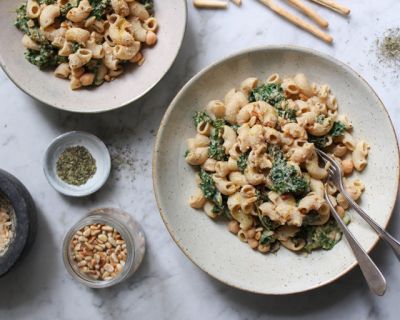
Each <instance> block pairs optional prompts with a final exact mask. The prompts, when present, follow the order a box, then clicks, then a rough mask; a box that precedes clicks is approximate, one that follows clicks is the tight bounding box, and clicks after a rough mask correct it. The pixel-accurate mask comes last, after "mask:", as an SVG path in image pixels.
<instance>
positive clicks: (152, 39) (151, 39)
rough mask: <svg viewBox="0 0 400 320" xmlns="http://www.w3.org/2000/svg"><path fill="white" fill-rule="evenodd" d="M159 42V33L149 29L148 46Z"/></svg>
mask: <svg viewBox="0 0 400 320" xmlns="http://www.w3.org/2000/svg"><path fill="white" fill-rule="evenodd" d="M156 42H157V35H156V34H155V33H154V32H153V31H147V35H146V44H147V45H148V46H153V45H155V44H156Z"/></svg>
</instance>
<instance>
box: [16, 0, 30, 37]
mask: <svg viewBox="0 0 400 320" xmlns="http://www.w3.org/2000/svg"><path fill="white" fill-rule="evenodd" d="M16 12H17V18H16V19H15V22H14V25H15V26H16V27H17V28H18V29H19V30H20V31H22V32H23V33H25V34H29V27H28V21H29V20H30V18H29V17H28V15H27V14H26V4H23V5H21V6H20V7H19V8H18V9H17V11H16Z"/></svg>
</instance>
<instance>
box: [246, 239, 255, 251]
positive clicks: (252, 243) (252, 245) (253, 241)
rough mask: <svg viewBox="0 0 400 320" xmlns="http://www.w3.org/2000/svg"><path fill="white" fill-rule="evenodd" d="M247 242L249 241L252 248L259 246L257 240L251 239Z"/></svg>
mask: <svg viewBox="0 0 400 320" xmlns="http://www.w3.org/2000/svg"><path fill="white" fill-rule="evenodd" d="M247 242H248V244H249V246H250V248H252V249H257V247H258V241H257V240H255V239H249V240H248V241H247Z"/></svg>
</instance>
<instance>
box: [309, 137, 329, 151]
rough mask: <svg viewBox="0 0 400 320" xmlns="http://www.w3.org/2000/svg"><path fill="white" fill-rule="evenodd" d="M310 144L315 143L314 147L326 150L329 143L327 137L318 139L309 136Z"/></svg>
mask: <svg viewBox="0 0 400 320" xmlns="http://www.w3.org/2000/svg"><path fill="white" fill-rule="evenodd" d="M308 142H310V143H314V146H315V147H316V148H318V149H324V148H325V147H326V144H327V143H328V138H327V136H322V137H316V136H313V135H311V134H308Z"/></svg>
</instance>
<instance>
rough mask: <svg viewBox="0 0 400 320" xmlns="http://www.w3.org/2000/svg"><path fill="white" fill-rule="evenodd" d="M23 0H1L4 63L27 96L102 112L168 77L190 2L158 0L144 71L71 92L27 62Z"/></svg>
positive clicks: (68, 107)
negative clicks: (19, 18) (20, 11)
mask: <svg viewBox="0 0 400 320" xmlns="http://www.w3.org/2000/svg"><path fill="white" fill-rule="evenodd" d="M24 1H25V0H1V1H0V40H1V43H2V44H1V45H0V65H1V67H2V68H3V70H4V71H5V72H6V74H7V75H8V76H9V78H10V79H11V80H12V81H13V82H14V83H15V84H16V85H17V86H18V87H19V88H20V89H22V90H23V91H24V92H25V93H27V94H29V95H30V96H32V97H34V98H36V99H37V100H39V101H41V102H43V103H45V104H48V105H50V106H53V107H55V108H58V109H62V110H68V111H73V112H84V113H93V112H103V111H109V110H113V109H117V108H119V107H122V106H125V105H127V104H129V103H131V102H133V101H135V100H137V99H139V98H140V97H141V96H143V95H144V94H145V93H147V92H148V91H149V90H151V89H152V88H153V87H154V86H155V85H156V84H157V83H158V82H159V81H160V80H161V78H162V77H163V76H164V75H165V74H166V73H167V71H168V70H169V68H170V67H171V65H172V63H173V62H174V60H175V58H176V56H177V55H178V51H179V49H180V47H181V44H182V41H183V36H184V33H185V28H186V17H187V8H186V0H168V1H165V0H155V1H154V3H155V17H156V18H157V20H158V22H159V26H160V27H159V30H158V33H157V36H158V42H157V44H156V45H155V46H154V47H153V48H146V49H144V51H143V54H144V56H145V59H146V61H145V63H144V64H143V65H142V66H141V67H137V66H135V65H133V64H132V65H129V67H127V68H126V70H125V72H124V74H123V75H122V76H120V77H118V78H117V79H116V80H115V81H112V82H110V83H104V84H103V85H102V86H100V87H95V88H92V89H89V90H88V89H81V90H76V91H72V90H71V89H70V88H69V82H68V81H66V80H63V79H58V78H55V77H54V75H53V73H52V72H50V71H48V72H43V71H40V70H39V69H38V68H37V67H36V66H34V65H32V64H30V63H29V62H28V61H26V60H25V58H24V51H25V49H24V48H23V46H22V44H21V39H22V35H23V34H22V32H20V31H19V30H18V29H17V28H15V27H14V20H15V17H16V15H15V10H16V8H17V7H18V6H19V5H20V4H21V3H23V2H24Z"/></svg>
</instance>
